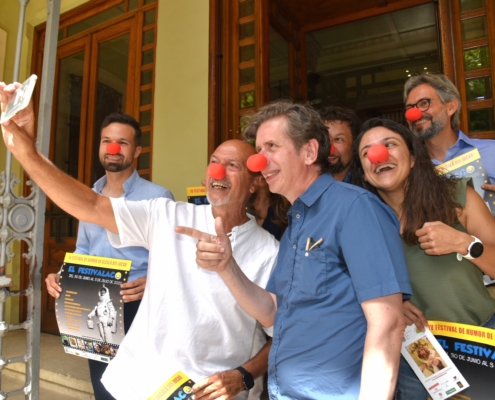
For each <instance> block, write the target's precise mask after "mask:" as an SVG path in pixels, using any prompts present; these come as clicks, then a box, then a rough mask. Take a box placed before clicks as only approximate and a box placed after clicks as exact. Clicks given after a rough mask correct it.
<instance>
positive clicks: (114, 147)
mask: <svg viewBox="0 0 495 400" xmlns="http://www.w3.org/2000/svg"><path fill="white" fill-rule="evenodd" d="M107 153H108V154H119V153H120V144H118V143H117V142H110V143H108V144H107Z"/></svg>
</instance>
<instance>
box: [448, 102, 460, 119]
mask: <svg viewBox="0 0 495 400" xmlns="http://www.w3.org/2000/svg"><path fill="white" fill-rule="evenodd" d="M445 105H446V106H447V113H448V115H449V117H451V116H452V115H454V114H455V112H456V111H457V109H458V108H459V103H458V102H457V100H456V99H452V100H450V101H448V102H447V103H445Z"/></svg>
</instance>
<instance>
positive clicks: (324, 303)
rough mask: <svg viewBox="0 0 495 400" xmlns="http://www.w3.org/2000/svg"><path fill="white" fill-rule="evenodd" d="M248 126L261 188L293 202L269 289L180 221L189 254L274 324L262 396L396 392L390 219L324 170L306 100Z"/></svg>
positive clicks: (403, 289)
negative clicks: (259, 158) (260, 159)
mask: <svg viewBox="0 0 495 400" xmlns="http://www.w3.org/2000/svg"><path fill="white" fill-rule="evenodd" d="M245 134H246V136H247V138H248V139H256V148H257V150H258V152H259V153H260V154H263V155H265V156H266V158H267V160H268V164H267V166H266V167H265V168H264V169H263V170H262V171H261V172H262V174H263V176H264V177H265V179H266V181H267V183H268V185H269V186H270V191H272V192H274V193H279V194H281V195H283V196H285V197H286V198H287V199H288V200H289V201H290V202H291V204H292V207H291V209H290V210H289V213H288V216H289V226H288V228H287V230H286V231H285V234H284V236H283V237H282V240H281V243H280V251H279V257H278V262H277V265H276V267H275V271H274V273H273V274H272V276H271V278H270V280H269V282H268V285H267V288H266V290H265V289H262V288H260V287H258V286H256V285H254V284H253V283H252V282H251V281H249V279H247V278H246V276H245V275H244V274H243V273H242V271H241V270H240V269H239V268H238V266H237V264H236V261H235V260H234V258H233V257H232V256H231V255H232V252H231V248H230V244H229V239H228V237H227V236H226V235H225V232H224V229H223V225H222V221H221V219H220V218H217V220H216V221H215V222H216V224H215V228H216V233H217V236H214V235H210V234H206V233H202V232H199V231H197V230H194V229H192V228H189V227H178V228H176V231H177V232H179V233H184V234H188V235H190V236H192V237H195V238H197V239H198V240H199V241H198V245H197V247H198V252H197V262H198V265H200V266H201V267H203V268H206V269H209V270H212V271H216V272H217V273H218V274H219V275H220V276H221V278H222V279H223V280H224V281H225V283H226V284H227V286H228V287H229V289H230V290H231V292H232V293H233V295H234V297H235V298H236V299H237V301H238V302H239V304H240V306H241V307H242V308H243V309H244V310H245V311H246V312H247V313H249V314H250V315H252V316H253V317H255V318H257V319H258V320H259V321H260V322H261V324H263V325H264V326H270V325H272V324H273V325H274V335H273V344H272V348H271V351H270V356H269V383H268V386H269V392H270V398H278V399H328V398H333V399H357V398H358V397H359V398H361V399H373V400H375V399H390V398H392V395H393V391H394V389H395V381H396V378H397V370H398V365H399V357H400V348H401V342H402V339H403V333H404V328H405V322H404V318H403V315H402V299H403V293H404V294H405V295H406V296H405V297H407V296H408V294H410V293H411V287H410V285H409V279H408V275H407V268H406V265H405V260H404V255H403V252H402V247H401V242H400V237H399V224H398V221H397V219H396V218H395V216H394V214H393V212H392V211H391V210H390V209H389V208H388V207H387V206H386V205H384V203H383V202H381V201H380V200H379V199H378V198H377V197H375V196H374V195H372V194H370V193H369V192H366V191H365V190H362V189H361V188H359V187H355V186H352V185H348V184H346V183H342V182H338V181H336V180H335V179H334V178H333V177H332V176H331V175H330V174H328V173H326V172H327V171H328V170H329V162H328V154H329V147H330V142H329V137H328V131H327V128H326V127H325V125H324V124H323V121H322V120H321V118H320V117H319V116H318V114H317V113H316V111H314V110H312V109H311V108H309V107H306V106H303V105H300V104H292V103H290V102H288V101H279V102H276V103H273V104H269V105H266V106H264V107H262V108H261V109H260V110H259V111H258V112H257V113H256V114H255V115H254V117H253V119H252V120H251V122H250V123H249V124H248V126H247V128H246V131H245Z"/></svg>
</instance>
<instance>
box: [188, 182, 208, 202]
mask: <svg viewBox="0 0 495 400" xmlns="http://www.w3.org/2000/svg"><path fill="white" fill-rule="evenodd" d="M186 192H187V202H188V203H192V204H196V205H201V204H209V203H208V199H207V198H206V187H204V186H190V187H187V188H186Z"/></svg>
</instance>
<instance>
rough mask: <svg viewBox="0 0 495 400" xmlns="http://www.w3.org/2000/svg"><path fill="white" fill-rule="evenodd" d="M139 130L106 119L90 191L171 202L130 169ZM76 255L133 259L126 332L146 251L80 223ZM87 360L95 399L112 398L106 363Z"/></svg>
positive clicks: (126, 120)
mask: <svg viewBox="0 0 495 400" xmlns="http://www.w3.org/2000/svg"><path fill="white" fill-rule="evenodd" d="M140 141H141V129H140V127H139V124H138V122H137V121H136V120H135V119H134V118H132V117H131V116H130V115H127V114H121V113H114V114H110V115H109V116H107V117H106V118H105V120H104V121H103V124H102V128H101V140H100V151H99V157H100V162H101V165H102V166H103V168H104V169H105V175H104V176H103V177H102V178H100V179H99V180H98V181H97V182H96V183H95V184H94V186H93V190H94V191H95V192H96V193H98V194H101V195H103V196H107V197H126V198H128V199H130V200H147V199H153V198H156V197H166V198H169V199H172V200H173V196H172V193H170V191H169V190H167V189H165V188H163V187H161V186H159V185H156V184H154V183H151V182H149V181H147V180H145V179H142V178H140V177H139V174H138V173H137V171H136V170H135V169H134V168H133V163H134V159H136V158H137V157H139V154H141V146H140ZM109 143H114V146H115V143H118V145H119V146H117V149H118V148H119V147H120V150H119V151H118V152H117V154H111V153H113V151H112V152H109V151H108V150H107V146H108V144H109ZM75 253H79V254H89V255H95V256H101V257H109V258H119V259H124V260H132V266H131V271H130V273H129V279H128V281H127V282H126V283H124V284H122V285H121V288H122V291H121V294H122V295H123V299H124V331H125V332H126V333H127V331H128V330H129V328H130V326H131V324H132V321H133V320H134V317H135V315H136V313H137V310H138V308H139V304H140V303H141V299H142V297H143V292H144V288H145V285H146V275H147V272H148V249H145V248H144V247H136V246H133V247H125V248H121V249H117V248H115V247H113V246H112V245H111V244H110V242H109V241H108V237H107V231H106V229H105V228H102V227H101V226H99V225H95V224H90V223H87V222H80V223H79V230H78V233H77V243H76V250H75ZM59 277H60V275H59V274H49V275H48V276H47V278H46V284H47V289H48V293H49V294H50V295H51V296H53V297H55V298H58V297H59V296H60V293H61V292H62V288H61V287H60V286H59V284H58V281H59ZM88 361H89V370H90V374H91V381H92V384H93V390H94V394H95V398H96V400H107V399H113V397H112V396H111V395H110V393H108V392H107V390H106V389H105V387H104V386H103V385H102V383H101V382H100V379H101V377H102V375H103V373H104V372H105V369H106V367H107V365H108V364H106V363H103V362H100V361H96V360H88Z"/></svg>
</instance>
